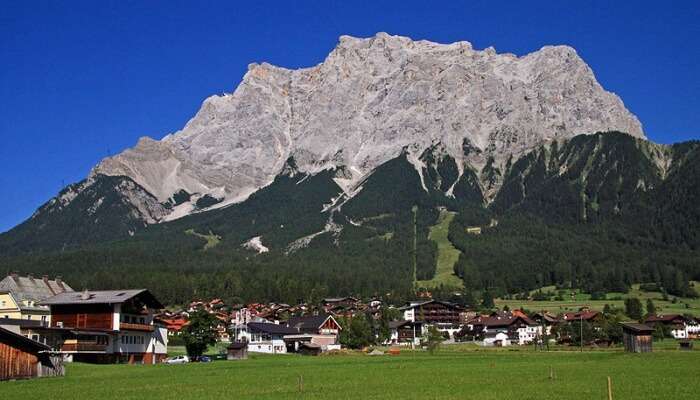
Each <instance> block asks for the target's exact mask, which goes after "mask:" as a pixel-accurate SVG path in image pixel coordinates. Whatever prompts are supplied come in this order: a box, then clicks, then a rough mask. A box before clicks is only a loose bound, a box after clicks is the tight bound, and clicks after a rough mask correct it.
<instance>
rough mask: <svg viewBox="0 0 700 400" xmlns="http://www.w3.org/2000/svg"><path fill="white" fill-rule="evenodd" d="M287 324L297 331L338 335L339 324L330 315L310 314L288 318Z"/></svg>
mask: <svg viewBox="0 0 700 400" xmlns="http://www.w3.org/2000/svg"><path fill="white" fill-rule="evenodd" d="M287 326H289V327H291V328H294V329H297V330H298V331H299V333H313V334H318V335H334V336H338V334H339V333H340V330H341V329H342V328H341V327H340V324H339V323H338V321H336V320H335V318H333V316H331V315H327V314H325V315H312V316H305V317H295V318H290V319H289V320H288V321H287Z"/></svg>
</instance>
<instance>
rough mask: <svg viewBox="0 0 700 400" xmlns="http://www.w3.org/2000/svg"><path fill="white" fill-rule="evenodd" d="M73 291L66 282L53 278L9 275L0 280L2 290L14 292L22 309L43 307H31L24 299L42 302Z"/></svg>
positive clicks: (0, 290)
mask: <svg viewBox="0 0 700 400" xmlns="http://www.w3.org/2000/svg"><path fill="white" fill-rule="evenodd" d="M72 291H73V289H72V288H71V287H70V286H68V285H67V284H66V283H63V282H61V281H56V280H51V279H44V278H32V277H29V276H17V275H8V276H6V277H5V278H3V279H2V280H0V292H7V293H10V294H12V297H14V299H15V300H16V301H17V302H19V304H18V306H19V308H20V309H22V310H36V309H39V310H41V309H42V308H41V307H29V306H27V305H25V304H24V301H27V300H31V301H34V302H40V301H43V300H46V299H48V298H49V297H53V296H55V295H56V294H59V293H63V292H72Z"/></svg>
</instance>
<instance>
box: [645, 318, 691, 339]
mask: <svg viewBox="0 0 700 400" xmlns="http://www.w3.org/2000/svg"><path fill="white" fill-rule="evenodd" d="M644 323H645V324H646V325H650V326H652V327H655V326H656V325H664V326H666V327H668V328H669V330H670V331H671V336H673V338H674V339H689V338H691V336H695V337H696V338H697V336H698V333H700V324H698V323H697V321H696V320H695V319H693V318H688V317H686V316H684V315H680V314H667V315H650V316H648V317H647V318H646V319H645V320H644Z"/></svg>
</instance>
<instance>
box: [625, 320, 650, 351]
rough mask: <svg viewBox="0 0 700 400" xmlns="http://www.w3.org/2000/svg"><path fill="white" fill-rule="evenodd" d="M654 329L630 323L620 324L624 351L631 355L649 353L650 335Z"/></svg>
mask: <svg viewBox="0 0 700 400" xmlns="http://www.w3.org/2000/svg"><path fill="white" fill-rule="evenodd" d="M653 332H654V328H652V327H650V326H648V325H644V324H637V323H632V322H624V323H622V341H623V343H624V344H625V351H628V352H631V353H649V352H651V348H652V347H651V344H652V333H653Z"/></svg>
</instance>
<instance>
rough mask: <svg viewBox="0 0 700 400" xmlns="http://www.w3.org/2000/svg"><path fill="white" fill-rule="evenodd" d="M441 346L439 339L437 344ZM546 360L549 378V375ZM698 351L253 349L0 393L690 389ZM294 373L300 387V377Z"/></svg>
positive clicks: (95, 370)
mask: <svg viewBox="0 0 700 400" xmlns="http://www.w3.org/2000/svg"><path fill="white" fill-rule="evenodd" d="M445 347H446V346H445ZM550 368H551V371H553V373H554V376H555V379H550V378H549V376H550ZM699 375H700V351H692V352H679V351H658V352H655V353H651V354H643V355H640V354H626V353H623V352H620V351H591V352H583V353H579V352H576V351H555V352H534V351H532V350H525V349H520V348H518V349H517V350H516V351H510V350H506V349H502V350H496V351H492V350H481V351H475V350H474V348H472V347H468V346H466V347H465V346H455V347H454V348H453V349H452V350H450V349H447V350H442V351H440V352H439V353H438V354H436V355H433V356H431V355H428V354H427V353H425V352H404V353H402V354H401V355H399V356H368V355H361V354H359V355H345V356H321V357H303V356H298V355H277V356H262V355H260V356H255V355H254V356H252V357H251V359H249V360H244V361H215V362H212V363H209V364H189V365H157V366H135V365H132V366H130V365H87V364H71V365H69V366H68V370H67V376H66V377H63V378H46V379H38V380H31V381H16V382H4V383H0V394H1V396H0V397H2V399H28V398H48V399H100V400H108V399H184V398H192V399H224V398H226V399H231V398H235V399H301V398H304V399H328V398H342V399H403V400H406V399H480V400H487V399H494V400H495V399H499V400H503V399H518V400H524V399H539V400H543V399H545V400H546V399H563V398H575V399H605V398H607V397H606V396H607V386H606V385H607V377H608V376H610V377H611V378H612V382H613V394H614V399H674V400H681V399H696V398H697V397H698V392H699V391H700V380H698V376H699ZM300 376H301V377H303V390H302V389H301V388H300V385H299V378H300Z"/></svg>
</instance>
